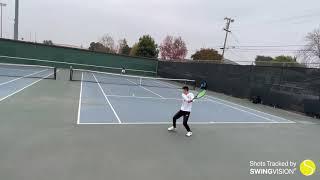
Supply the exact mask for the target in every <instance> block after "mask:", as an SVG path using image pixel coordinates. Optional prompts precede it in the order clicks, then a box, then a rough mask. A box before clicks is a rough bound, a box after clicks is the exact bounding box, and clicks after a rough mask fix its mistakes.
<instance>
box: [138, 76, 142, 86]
mask: <svg viewBox="0 0 320 180" xmlns="http://www.w3.org/2000/svg"><path fill="white" fill-rule="evenodd" d="M139 80H140V82H139V83H140V84H139V85H140V86H142V78H139Z"/></svg>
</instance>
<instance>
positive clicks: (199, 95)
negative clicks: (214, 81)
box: [192, 89, 207, 101]
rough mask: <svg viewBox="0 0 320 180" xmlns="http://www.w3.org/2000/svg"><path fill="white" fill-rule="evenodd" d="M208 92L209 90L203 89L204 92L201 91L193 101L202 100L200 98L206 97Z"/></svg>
mask: <svg viewBox="0 0 320 180" xmlns="http://www.w3.org/2000/svg"><path fill="white" fill-rule="evenodd" d="M206 92H207V90H205V89H202V90H201V91H200V92H198V94H197V95H196V96H195V97H194V98H193V99H192V101H193V100H195V99H200V98H202V97H204V96H205V95H206Z"/></svg>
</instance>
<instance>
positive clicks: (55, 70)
mask: <svg viewBox="0 0 320 180" xmlns="http://www.w3.org/2000/svg"><path fill="white" fill-rule="evenodd" d="M53 79H54V80H57V68H56V67H54V68H53Z"/></svg>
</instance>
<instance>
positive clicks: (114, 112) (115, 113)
mask: <svg viewBox="0 0 320 180" xmlns="http://www.w3.org/2000/svg"><path fill="white" fill-rule="evenodd" d="M92 75H93V77H94V79H95V80H96V82H97V83H98V85H99V87H100V90H101V92H102V94H103V96H104V97H105V99H106V100H107V102H108V104H109V106H110V108H111V110H112V111H113V114H114V115H115V116H116V118H117V120H118V122H119V124H121V123H122V122H121V120H120V118H119V116H118V114H117V112H116V111H115V110H114V108H113V106H112V104H111V102H110V101H109V99H108V97H107V95H106V94H105V93H104V91H103V89H102V87H101V85H100V83H99V81H98V79H97V78H96V76H95V75H94V74H93V73H92Z"/></svg>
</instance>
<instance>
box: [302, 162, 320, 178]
mask: <svg viewBox="0 0 320 180" xmlns="http://www.w3.org/2000/svg"><path fill="white" fill-rule="evenodd" d="M316 169H317V167H316V164H315V163H314V162H313V161H312V160H310V159H307V160H304V161H302V163H301V164H300V172H301V174H303V175H305V176H311V175H313V174H314V173H315V172H316Z"/></svg>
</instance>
